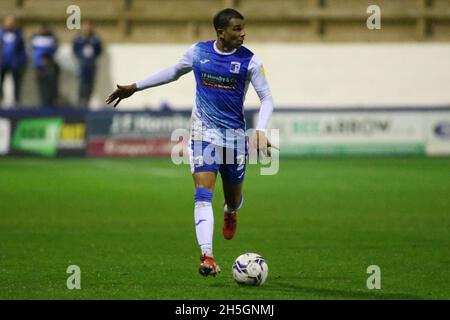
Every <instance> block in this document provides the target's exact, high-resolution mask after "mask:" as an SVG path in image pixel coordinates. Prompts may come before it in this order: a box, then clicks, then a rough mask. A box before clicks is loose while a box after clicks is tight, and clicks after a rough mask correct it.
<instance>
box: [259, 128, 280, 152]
mask: <svg viewBox="0 0 450 320" xmlns="http://www.w3.org/2000/svg"><path fill="white" fill-rule="evenodd" d="M255 144H256V146H255V147H256V151H257V152H258V154H259V152H260V151H262V152H263V154H264V156H266V157H271V156H272V153H271V150H270V149H271V148H274V149H277V150H280V149H279V148H278V147H276V146H274V145H272V143H271V142H270V141H269V139H267V137H266V133H265V132H264V131H259V130H256V139H255Z"/></svg>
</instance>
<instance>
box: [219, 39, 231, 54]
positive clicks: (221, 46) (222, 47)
mask: <svg viewBox="0 0 450 320" xmlns="http://www.w3.org/2000/svg"><path fill="white" fill-rule="evenodd" d="M216 47H217V49H218V50H219V51H221V52H223V53H230V52H232V51H233V50H235V49H236V48H232V47H229V46H227V45H226V44H224V43H223V42H222V41H221V40H220V39H217V40H216Z"/></svg>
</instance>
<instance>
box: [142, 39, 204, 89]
mask: <svg viewBox="0 0 450 320" xmlns="http://www.w3.org/2000/svg"><path fill="white" fill-rule="evenodd" d="M194 50H195V44H194V45H192V46H191V47H190V48H189V49H188V50H187V51H186V53H185V54H184V55H183V56H182V57H181V58H180V60H179V61H178V63H177V64H175V65H173V66H170V67H167V68H164V69H162V70H160V71H158V72H156V73H153V74H151V75H150V76H148V77H147V78H145V79H142V80H140V81H138V82H136V87H137V89H138V90H144V89H147V88H152V87H157V86H160V85H163V84H166V83H169V82H172V81H175V80H178V78H180V77H181V76H182V75H184V74H186V73H188V72H190V71H191V70H192V61H193V60H194Z"/></svg>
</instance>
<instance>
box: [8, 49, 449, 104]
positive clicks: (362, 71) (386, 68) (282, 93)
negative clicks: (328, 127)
mask: <svg viewBox="0 0 450 320" xmlns="http://www.w3.org/2000/svg"><path fill="white" fill-rule="evenodd" d="M188 47H189V45H186V44H110V45H108V46H107V50H105V52H104V54H103V56H102V58H101V60H100V62H99V73H98V76H97V83H96V89H95V93H94V97H93V100H92V109H94V110H98V109H101V108H103V107H105V104H104V100H105V98H106V97H107V96H108V94H109V93H110V92H111V90H112V89H113V88H114V87H115V84H116V83H120V84H125V83H131V82H134V81H136V80H139V79H142V78H144V77H146V76H147V75H149V74H150V73H152V72H155V71H157V70H159V69H161V68H163V67H166V66H169V65H171V64H173V63H174V62H176V61H177V60H178V59H179V57H180V56H181V55H182V54H183V53H184V52H185V50H186V49H187V48H188ZM248 47H249V48H251V49H252V50H253V51H254V53H255V54H256V55H257V56H258V57H259V58H260V59H261V60H262V61H263V62H264V66H265V69H266V73H267V78H268V80H269V83H270V85H271V88H272V92H273V96H274V99H275V104H276V106H277V107H283V108H292V109H295V108H298V107H332V108H349V107H357V108H380V107H381V108H390V107H394V108H395V107H403V106H405V107H417V106H418V107H435V106H442V105H443V106H446V105H450V90H449V88H448V84H449V83H450V72H448V71H449V70H450V59H449V58H448V57H449V56H450V44H447V43H386V44H380V43H376V44H370V43H366V44H342V43H341V44H286V43H283V44H277V43H268V44H261V43H258V44H256V43H255V44H252V43H250V44H248ZM58 61H59V63H60V65H61V68H62V74H61V85H60V87H61V97H62V99H61V103H62V104H63V105H73V104H74V102H75V101H76V92H77V81H76V75H75V74H76V65H75V61H74V58H73V56H72V53H71V48H70V46H69V45H68V44H65V45H62V46H61V48H60V50H59V52H58ZM30 65H31V64H29V68H28V70H27V73H26V75H25V80H24V97H23V104H24V105H26V106H36V105H37V104H38V99H37V86H36V83H35V80H34V79H35V78H34V75H33V73H32V70H31V69H30V68H31V66H30ZM6 86H7V87H9V88H5V94H6V99H5V104H4V107H6V108H8V107H9V108H10V107H11V105H12V100H13V99H12V90H11V88H10V87H11V79H7V84H6ZM194 93H195V83H194V79H193V75H192V74H187V75H185V76H184V77H182V78H180V79H179V81H177V82H175V83H171V84H167V85H165V86H161V87H158V88H153V89H150V90H148V91H145V92H142V93H139V94H136V95H135V96H133V98H132V99H128V100H125V101H123V102H122V103H121V109H122V110H131V109H151V110H157V109H159V108H160V106H161V105H162V104H164V103H165V104H168V105H169V106H171V108H172V109H175V110H181V109H191V108H192V105H193V102H194ZM258 105H259V101H258V98H257V96H256V94H255V92H254V90H253V89H249V92H248V95H247V99H246V107H247V108H256V107H257V106H258Z"/></svg>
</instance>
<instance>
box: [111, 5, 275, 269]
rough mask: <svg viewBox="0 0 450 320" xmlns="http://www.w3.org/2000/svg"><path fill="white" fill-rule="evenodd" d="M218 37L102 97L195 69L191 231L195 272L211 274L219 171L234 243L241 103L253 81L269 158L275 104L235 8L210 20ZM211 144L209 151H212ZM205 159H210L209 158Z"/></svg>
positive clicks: (242, 152)
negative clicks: (197, 261)
mask: <svg viewBox="0 0 450 320" xmlns="http://www.w3.org/2000/svg"><path fill="white" fill-rule="evenodd" d="M213 23H214V28H215V30H216V33H217V39H216V40H211V41H206V42H199V43H196V44H194V45H193V46H191V47H190V48H189V49H188V50H187V52H186V53H185V54H184V56H183V57H182V58H181V59H180V60H179V61H178V63H177V64H175V65H174V66H171V67H168V68H165V69H163V70H161V71H159V72H157V73H154V74H152V75H150V76H149V77H147V78H145V79H143V80H141V81H138V82H136V83H133V84H130V85H124V86H122V85H117V89H116V90H115V91H114V92H113V93H112V94H111V95H110V96H109V97H108V98H107V99H106V102H107V103H108V104H109V103H112V102H114V101H116V100H117V101H116V102H115V104H114V107H116V106H117V105H118V103H119V102H120V101H121V100H122V99H125V98H128V97H129V96H131V95H132V94H133V93H135V92H136V91H141V90H144V89H147V88H151V87H156V86H159V85H163V84H166V83H169V82H172V81H175V80H177V79H178V78H179V77H180V76H182V75H184V74H186V73H188V72H190V71H191V70H193V71H194V75H195V80H196V83H197V86H196V102H195V106H194V108H193V110H192V123H191V133H190V141H189V146H190V157H189V158H190V162H191V172H192V176H193V179H194V183H195V198H194V199H195V209H194V217H195V231H196V235H197V240H198V244H199V246H200V249H201V256H200V260H201V264H200V266H199V272H200V274H201V275H203V276H208V275H213V276H215V275H216V274H217V273H218V272H220V268H219V266H218V265H217V263H216V262H215V260H214V256H213V247H212V240H213V230H214V216H213V209H212V205H211V203H212V197H213V191H214V186H215V184H216V177H217V173H218V172H220V175H221V177H222V186H223V192H224V198H225V203H224V222H223V227H222V231H223V235H224V237H225V239H232V238H233V236H234V234H235V232H236V226H237V220H236V213H237V211H238V210H239V209H240V208H241V206H242V202H243V196H242V184H243V180H244V175H245V169H246V162H247V156H248V148H247V143H248V142H247V139H246V137H245V120H244V112H243V104H244V98H245V94H246V92H247V88H248V84H249V83H250V82H251V83H252V85H253V87H254V88H255V90H256V92H257V94H258V97H259V99H260V101H261V108H260V112H259V117H258V122H257V126H256V137H255V138H256V139H255V144H256V145H255V146H256V149H257V151H258V153H259V152H260V151H262V152H263V153H264V154H265V155H266V156H269V157H270V147H271V143H270V141H269V140H268V139H267V138H266V134H265V131H266V128H267V124H268V121H269V118H270V116H271V114H272V111H273V100H272V95H271V92H270V89H269V85H268V83H267V81H266V79H265V74H264V69H263V65H262V63H261V61H260V60H259V59H258V58H257V57H256V56H255V55H254V54H253V53H252V52H251V51H250V50H249V49H247V48H245V47H244V46H243V42H244V38H245V31H244V28H245V23H244V17H243V16H242V15H241V14H240V13H239V12H238V11H236V10H234V9H229V8H228V9H224V10H222V11H220V12H218V13H217V14H216V15H215V16H214V20H213ZM211 146H212V148H211ZM208 155H209V156H208Z"/></svg>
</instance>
